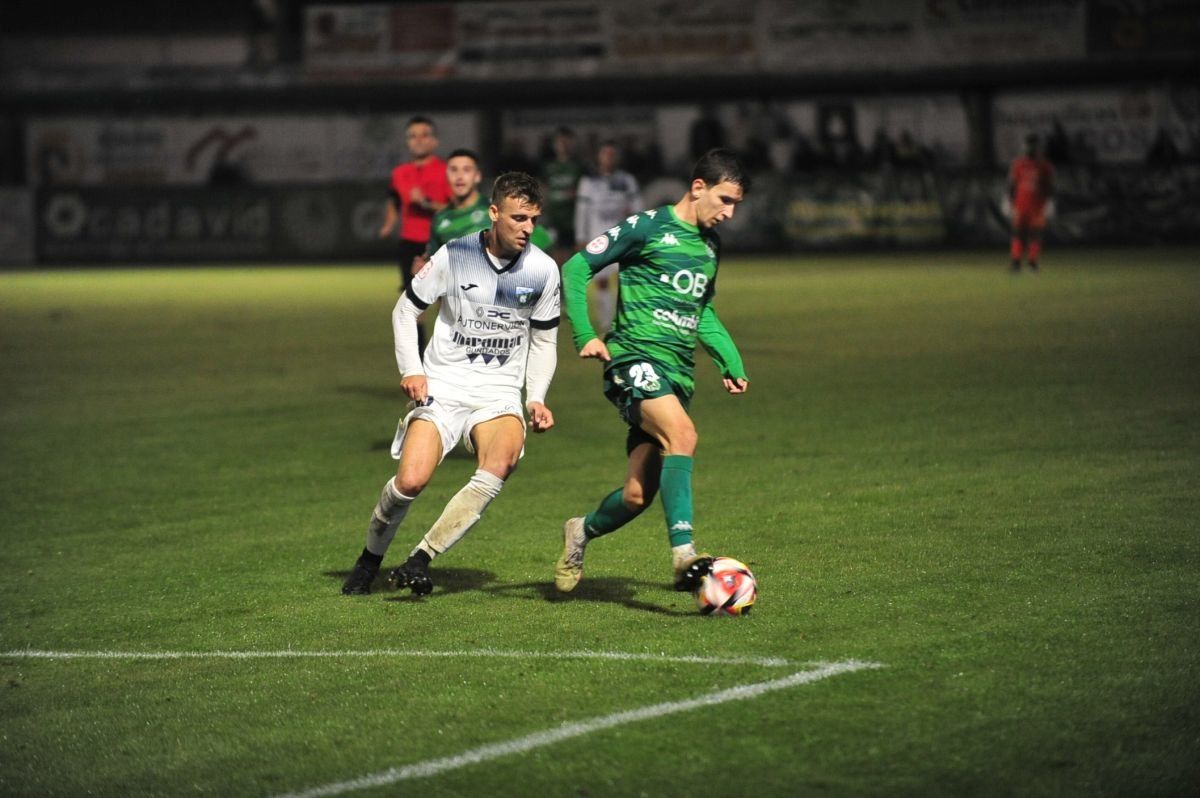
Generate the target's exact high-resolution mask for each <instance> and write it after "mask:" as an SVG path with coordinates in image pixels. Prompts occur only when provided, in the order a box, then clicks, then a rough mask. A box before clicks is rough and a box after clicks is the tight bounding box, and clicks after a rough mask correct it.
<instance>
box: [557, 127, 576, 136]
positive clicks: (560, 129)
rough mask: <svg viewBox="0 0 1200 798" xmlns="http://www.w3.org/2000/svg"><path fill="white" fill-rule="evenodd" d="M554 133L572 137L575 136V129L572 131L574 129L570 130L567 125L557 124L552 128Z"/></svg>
mask: <svg viewBox="0 0 1200 798" xmlns="http://www.w3.org/2000/svg"><path fill="white" fill-rule="evenodd" d="M554 135H556V136H570V137H572V138H574V137H575V131H574V130H571V128H569V127H567V126H566V125H559V126H558V127H556V128H555V129H554Z"/></svg>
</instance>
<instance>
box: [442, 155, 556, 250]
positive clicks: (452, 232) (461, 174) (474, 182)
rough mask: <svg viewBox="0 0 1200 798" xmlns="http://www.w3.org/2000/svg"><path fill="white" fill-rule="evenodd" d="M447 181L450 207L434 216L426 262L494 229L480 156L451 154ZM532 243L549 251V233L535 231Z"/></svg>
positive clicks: (447, 162) (447, 159) (447, 168)
mask: <svg viewBox="0 0 1200 798" xmlns="http://www.w3.org/2000/svg"><path fill="white" fill-rule="evenodd" d="M446 179H447V180H448V181H449V182H450V204H449V205H447V206H446V207H445V208H442V209H441V210H440V211H438V212H437V213H436V214H434V216H433V221H432V222H431V223H430V231H429V246H428V247H427V248H426V250H425V260H429V259H430V258H431V257H433V253H435V252H437V251H438V250H439V249H441V248H442V246H444V245H445V244H447V243H448V242H450V241H453V240H454V239H456V238H462V237H463V236H469V235H471V234H472V233H478V232H479V231H480V230H487V229H488V228H489V227H491V226H492V220H491V217H490V216H489V215H488V208H489V207H490V206H491V200H490V199H488V198H487V197H485V196H483V195H482V194H480V193H479V183H480V181H481V180H483V172H481V171H480V169H479V156H477V155H476V154H475V153H474V152H472V151H471V150H467V149H459V150H455V151H454V152H452V153H450V156H449V157H448V158H446ZM529 241H530V243H531V244H533V245H534V246H536V247H537V248H538V249H542V250H547V249H549V248H550V234H549V233H547V232H546V231H545V230H544V229H542V228H541V227H534V228H533V235H531V236H530V237H529Z"/></svg>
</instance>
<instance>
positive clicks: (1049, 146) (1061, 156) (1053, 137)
mask: <svg viewBox="0 0 1200 798" xmlns="http://www.w3.org/2000/svg"><path fill="white" fill-rule="evenodd" d="M1046 158H1047V159H1048V160H1049V161H1050V163H1053V164H1060V165H1061V164H1065V163H1070V162H1071V139H1070V138H1068V137H1067V131H1066V129H1065V128H1064V127H1063V124H1062V122H1060V121H1059V120H1057V119H1055V120H1054V125H1053V126H1052V127H1051V128H1050V135H1049V136H1048V137H1047V138H1046Z"/></svg>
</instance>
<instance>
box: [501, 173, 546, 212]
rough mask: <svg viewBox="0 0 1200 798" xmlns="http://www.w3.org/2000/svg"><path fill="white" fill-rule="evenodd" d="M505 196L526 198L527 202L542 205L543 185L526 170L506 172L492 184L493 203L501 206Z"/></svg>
mask: <svg viewBox="0 0 1200 798" xmlns="http://www.w3.org/2000/svg"><path fill="white" fill-rule="evenodd" d="M505 197H512V198H513V199H519V200H524V201H525V202H526V204H529V205H536V206H537V207H539V208H540V207H542V205H543V204H544V201H543V199H542V186H541V184H540V183H538V181H537V180H535V179H534V178H532V177H530V176H529V175H527V174H525V173H524V172H505V173H504V174H502V175H500V176H499V177H497V178H496V182H495V183H493V184H492V204H493V205H496V206H499V205H500V203H501V202H503V201H504V198H505Z"/></svg>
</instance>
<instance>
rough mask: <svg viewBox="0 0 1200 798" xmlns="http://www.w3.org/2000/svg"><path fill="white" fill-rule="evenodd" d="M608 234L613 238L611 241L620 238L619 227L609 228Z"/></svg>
mask: <svg viewBox="0 0 1200 798" xmlns="http://www.w3.org/2000/svg"><path fill="white" fill-rule="evenodd" d="M608 234H609V235H610V236H612V238H613V241H616V240H617V239H618V238H620V237H621V228H619V227H614V228H612V229H610V230H609V231H608Z"/></svg>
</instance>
